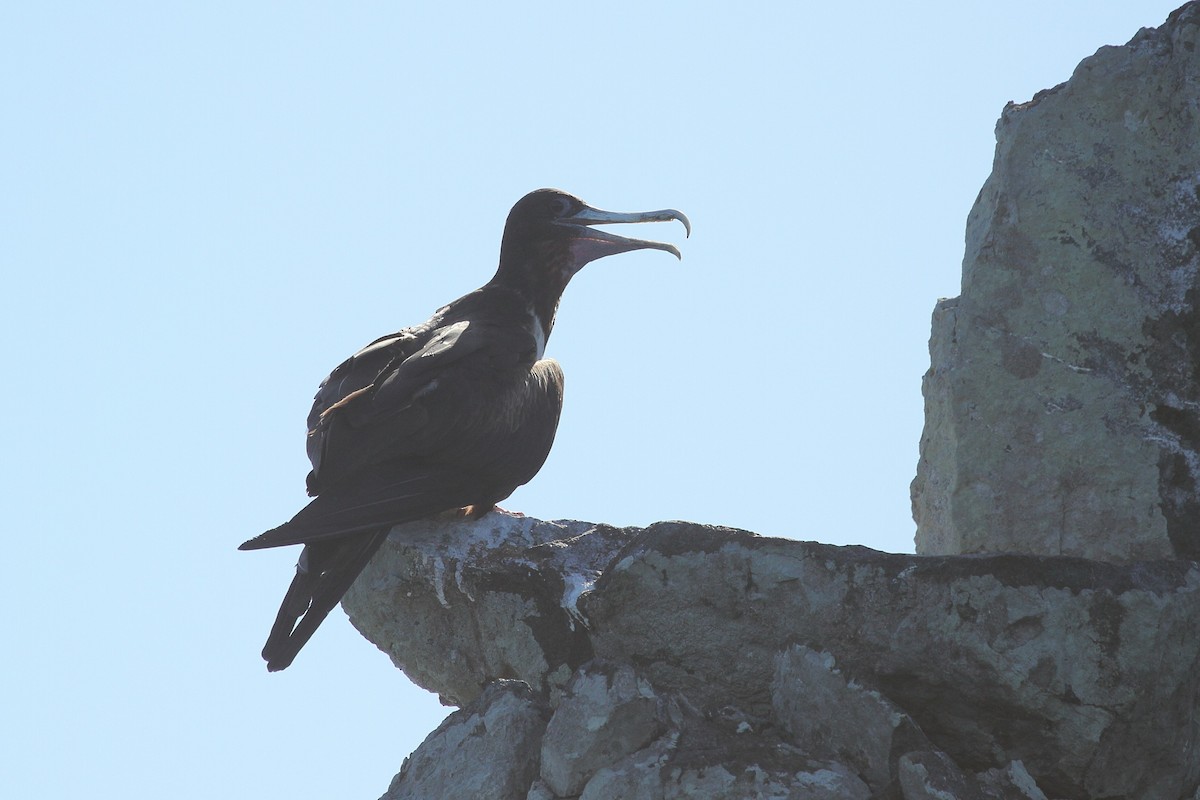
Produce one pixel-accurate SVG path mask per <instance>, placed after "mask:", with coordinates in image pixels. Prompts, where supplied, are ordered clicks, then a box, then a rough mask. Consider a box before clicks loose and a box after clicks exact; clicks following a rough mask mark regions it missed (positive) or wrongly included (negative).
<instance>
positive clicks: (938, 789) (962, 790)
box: [896, 751, 1000, 800]
mask: <svg viewBox="0 0 1200 800" xmlns="http://www.w3.org/2000/svg"><path fill="white" fill-rule="evenodd" d="M896 766H897V773H898V774H897V780H898V782H899V784H900V790H901V792H902V794H903V797H904V800H948V798H952V799H953V800H1000V798H993V797H991V796H989V795H986V794H985V793H984V792H983V790H982V788H981V787H980V786H979V783H978V782H977V781H975V780H974V779H972V778H969V777H967V776H966V775H965V774H963V771H962V770H960V769H959V768H958V765H956V764H955V763H954V762H953V761H951V760H950V758H949V757H948V756H947V755H946V754H945V753H934V752H929V751H923V752H913V753H906V754H904V755H903V756H901V757H900V759H899V760H898V761H897V764H896Z"/></svg>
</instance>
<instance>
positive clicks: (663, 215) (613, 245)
mask: <svg viewBox="0 0 1200 800" xmlns="http://www.w3.org/2000/svg"><path fill="white" fill-rule="evenodd" d="M673 219H674V220H679V221H680V222H682V223H683V229H684V231H685V232H686V234H687V235H688V236H690V235H691V234H692V224H691V223H690V222H689V221H688V218H687V217H686V216H685V215H684V214H683V212H682V211H676V210H675V209H673V208H664V209H662V210H660V211H636V212H632V213H621V212H618V211H601V210H600V209H598V208H592V207H591V206H584V207H583V209H582V210H581V211H579V212H578V213H576V214H573V215H572V216H570V217H566V218H564V219H561V220H557V221H556V222H555V224H556V225H567V226H570V227H572V228H575V229H576V231H575V238H574V239H573V240H572V242H571V250H572V254H573V255H574V256H575V257H576V259H577V263H578V264H579V266H583V265H584V264H586V263H587V262H589V261H595V260H596V259H597V258H604V257H605V256H611V255H616V254H617V253H626V252H628V251H630V250H665V251H666V252H668V253H671V254H673V255H674V256H675V257H676V258H678V259H681V260H682V258H683V256H682V255H681V254H680V252H679V248H678V247H676V246H675V245H673V244H667V243H666V242H653V241H650V240H648V239H631V238H627V237H625V236H618V235H617V234H615V233H609V232H608V231H602V230H597V229H595V228H592V227H590V226H592V225H615V224H621V223H631V222H669V221H671V220H673Z"/></svg>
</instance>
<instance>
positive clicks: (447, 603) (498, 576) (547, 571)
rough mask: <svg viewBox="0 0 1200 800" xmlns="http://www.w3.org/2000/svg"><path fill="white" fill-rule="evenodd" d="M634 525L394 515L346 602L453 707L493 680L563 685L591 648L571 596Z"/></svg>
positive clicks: (417, 679) (410, 671)
mask: <svg viewBox="0 0 1200 800" xmlns="http://www.w3.org/2000/svg"><path fill="white" fill-rule="evenodd" d="M632 535H633V533H632V532H627V531H622V530H619V529H616V528H610V527H606V526H596V525H591V524H589V523H581V522H543V521H541V520H535V519H532V518H530V517H519V516H513V515H509V514H505V513H496V512H493V513H491V514H488V515H487V516H485V517H484V518H483V519H481V520H478V521H470V520H461V519H457V518H454V517H445V518H442V519H437V520H426V521H420V522H413V523H409V524H407V525H398V526H396V528H395V529H394V530H393V531H392V535H391V537H390V538H389V539H388V541H387V543H385V544H384V546H383V548H382V549H381V550H380V552H379V553H378V554H377V555H376V556H375V558H374V559H373V560H372V561H371V563H370V564H369V565H368V566H367V568H366V570H364V571H363V573H362V575H361V576H360V577H359V578H358V580H357V581H355V583H354V586H353V587H352V588H351V589H350V591H349V592H347V593H346V596H345V598H344V599H343V601H342V607H343V608H344V609H345V610H346V613H347V614H348V615H349V617H350V621H351V622H352V623H353V624H354V626H355V627H356V628H358V630H359V631H360V632H361V633H362V634H363V636H365V637H367V639H369V640H371V641H372V642H374V643H375V644H376V645H377V646H378V647H379V648H380V649H381V650H383V651H384V652H385V653H387V654H388V655H389V656H391V659H392V662H393V663H394V664H395V665H396V666H397V667H399V668H400V669H402V670H404V672H405V673H406V674H407V675H408V677H409V678H410V679H411V680H412V681H413V682H414V683H416V684H417V685H418V686H422V687H424V688H426V689H429V690H430V691H434V692H437V693H438V695H439V696H440V697H441V698H442V702H444V703H446V704H447V705H464V704H466V703H469V702H471V700H473V699H474V698H476V697H477V696H478V695H479V693H480V692H481V691H482V690H483V687H484V686H486V685H487V683H488V682H490V681H492V680H495V679H497V678H512V679H517V680H522V681H525V682H526V683H528V684H529V685H530V686H532V687H534V688H536V689H537V690H539V691H557V690H559V689H561V687H562V686H563V685H564V684H565V683H566V682H567V680H569V679H570V677H571V673H572V672H573V671H574V669H575V668H576V667H577V666H579V665H580V664H582V663H584V662H585V661H588V660H589V659H591V657H592V652H591V644H590V641H589V640H588V637H587V635H586V633H585V631H584V630H583V627H582V626H581V625H580V624H578V620H577V611H576V608H575V601H576V599H577V598H578V596H579V594H580V593H581V592H583V591H585V590H586V589H587V588H589V587H590V586H591V584H592V582H593V581H594V580H595V578H596V577H597V576H598V575H599V570H600V569H602V568H603V567H604V565H605V564H606V563H607V562H608V560H609V558H610V557H611V554H612V553H614V552H616V551H617V550H618V549H619V548H620V546H621V545H622V544H624V543H625V542H626V541H628V539H629V538H630V537H631V536H632Z"/></svg>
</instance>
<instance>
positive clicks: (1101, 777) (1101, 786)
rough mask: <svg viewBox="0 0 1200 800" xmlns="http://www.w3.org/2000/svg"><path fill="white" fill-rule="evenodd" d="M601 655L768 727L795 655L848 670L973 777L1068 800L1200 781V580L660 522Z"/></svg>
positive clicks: (623, 591) (616, 583) (1189, 568)
mask: <svg viewBox="0 0 1200 800" xmlns="http://www.w3.org/2000/svg"><path fill="white" fill-rule="evenodd" d="M580 605H581V607H582V608H583V610H584V611H585V612H586V614H587V616H588V619H589V620H590V626H591V632H592V643H593V648H594V649H595V652H596V654H597V655H598V656H602V657H604V658H607V659H610V660H614V661H625V662H628V663H635V664H639V665H641V666H640V669H641V670H642V672H643V674H645V675H646V676H647V677H648V678H649V679H650V681H651V683H652V684H653V685H654V687H655V690H656V691H658V692H660V693H661V692H663V691H664V690H667V689H670V690H674V691H680V692H682V693H683V695H684V696H685V697H686V698H687V699H688V700H689V701H690V702H692V703H694V704H696V705H697V706H698V707H700V708H703V709H707V710H709V711H710V712H712V711H714V710H715V709H718V708H720V707H722V706H724V705H734V706H736V707H738V708H741V709H744V710H745V711H746V712H747V713H748V714H749V715H751V716H752V717H754V716H757V717H769V715H770V714H771V695H770V687H771V683H772V679H773V676H774V659H775V655H776V653H777V652H778V649H779V647H780V644H781V643H786V642H797V643H803V644H807V645H808V646H810V647H812V648H813V649H818V648H819V649H821V650H824V651H827V652H829V653H832V654H833V655H834V657H835V658H836V659H837V663H838V665H839V666H840V667H841V668H842V669H843V670H844V671H845V672H847V673H848V674H852V675H856V676H861V678H862V679H863V680H864V681H869V683H870V684H871V685H873V686H875V687H878V689H879V690H880V691H881V692H882V693H883V694H884V695H885V696H886V697H887V699H888V700H889V701H890V702H892V703H894V704H895V705H896V706H898V707H899V708H900V709H903V711H904V712H906V713H907V714H908V715H909V716H911V717H912V718H913V720H915V721H916V723H917V724H918V725H919V726H920V728H921V730H922V731H924V733H925V734H926V735H927V736H928V737H929V739H930V741H931V742H933V744H934V745H935V746H936V747H937V748H938V749H940V750H942V751H944V752H946V753H947V754H949V755H950V756H951V757H952V758H953V759H954V761H955V762H956V763H957V764H958V765H959V766H960V767H961V768H963V769H964V770H966V771H970V772H978V771H983V770H987V769H991V768H995V767H998V766H1001V765H1003V764H1007V763H1008V762H1010V761H1014V760H1021V761H1023V763H1024V764H1025V766H1026V767H1027V768H1028V769H1029V771H1030V773H1031V774H1032V775H1033V776H1034V777H1035V778H1036V780H1037V783H1038V785H1039V786H1042V787H1043V788H1044V789H1045V790H1046V791H1047V792H1048V793H1052V794H1054V795H1056V796H1059V797H1090V796H1095V797H1103V796H1109V795H1112V796H1117V795H1128V796H1136V797H1142V798H1151V797H1156V798H1172V800H1174V798H1177V797H1180V796H1183V794H1185V790H1186V791H1189V792H1190V791H1191V790H1192V789H1194V788H1195V786H1196V783H1197V781H1198V780H1200V718H1198V717H1197V715H1196V714H1195V713H1194V711H1195V708H1196V703H1197V697H1198V688H1200V629H1197V627H1196V625H1195V620H1196V619H1197V618H1200V566H1197V565H1194V564H1189V563H1185V562H1179V561H1161V562H1154V563H1142V564H1135V565H1131V566H1119V565H1112V564H1105V563H1100V562H1091V561H1085V560H1083V559H1073V558H1066V557H1044V556H975V557H961V556H960V557H941V558H934V557H921V556H905V555H888V554H883V553H876V552H874V551H870V550H867V549H866V548H858V547H832V546H828V545H820V544H815V543H810V542H793V541H785V540H777V539H763V538H759V537H756V536H753V535H751V534H745V533H739V532H736V531H729V530H720V529H714V528H704V527H701V526H689V525H685V524H682V523H663V524H660V525H655V526H652V527H651V528H649V529H647V531H646V533H645V534H643V536H642V537H640V538H639V539H638V540H637V541H636V542H634V543H633V544H632V545H631V546H630V547H629V548H627V550H626V551H625V552H624V553H623V554H622V555H621V556H620V557H619V559H618V561H617V562H616V563H615V564H614V565H613V566H612V567H610V568H609V570H608V571H607V572H606V573H605V575H604V576H603V577H602V578H601V579H600V580H599V581H598V582H597V584H596V589H595V591H593V592H592V593H590V594H588V595H585V596H584V598H583V599H582V600H581V603H580Z"/></svg>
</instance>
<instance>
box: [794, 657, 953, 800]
mask: <svg viewBox="0 0 1200 800" xmlns="http://www.w3.org/2000/svg"><path fill="white" fill-rule="evenodd" d="M771 706H772V711H773V713H774V718H775V719H776V720H777V721H778V722H779V723H780V724H782V725H783V727H784V729H785V730H787V732H788V735H789V736H790V738H791V741H792V743H793V744H795V745H796V747H798V748H799V749H800V750H801V751H802V752H804V753H807V754H808V755H809V756H811V757H813V758H826V759H831V760H837V761H840V762H843V763H845V764H847V765H848V766H849V767H851V768H852V769H853V770H854V771H855V773H856V774H857V775H858V776H859V777H861V778H862V779H863V780H864V781H866V782H867V785H868V786H870V787H871V790H872V791H873V792H876V793H879V792H882V791H884V790H885V789H886V788H887V787H889V786H891V785H893V784H895V782H896V780H897V771H896V770H897V764H896V758H897V756H898V755H900V754H901V753H904V752H907V751H909V750H913V749H915V748H929V747H931V745H930V744H929V742H928V740H927V739H926V738H925V734H923V733H922V732H921V730H920V728H919V727H918V726H917V724H916V723H915V722H913V721H912V719H911V718H910V717H909V716H908V715H907V714H905V713H904V712H902V711H901V710H900V709H898V708H896V706H895V705H894V704H892V703H891V702H889V701H888V700H887V699H886V698H885V697H883V696H882V695H881V694H880V693H879V692H877V691H874V690H872V689H868V688H866V687H864V686H861V685H860V684H858V683H857V682H856V681H853V680H851V679H849V678H848V677H847V676H846V675H844V674H843V673H842V672H841V671H840V670H839V669H837V666H836V665H835V662H834V658H833V656H832V655H830V654H829V653H822V652H817V651H816V650H812V649H810V648H808V647H805V646H804V645H792V646H791V647H789V648H788V649H787V650H785V651H783V652H782V653H780V654H779V655H778V656H777V657H776V659H775V675H774V678H773V679H772V682H771Z"/></svg>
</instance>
